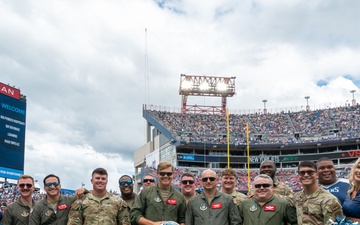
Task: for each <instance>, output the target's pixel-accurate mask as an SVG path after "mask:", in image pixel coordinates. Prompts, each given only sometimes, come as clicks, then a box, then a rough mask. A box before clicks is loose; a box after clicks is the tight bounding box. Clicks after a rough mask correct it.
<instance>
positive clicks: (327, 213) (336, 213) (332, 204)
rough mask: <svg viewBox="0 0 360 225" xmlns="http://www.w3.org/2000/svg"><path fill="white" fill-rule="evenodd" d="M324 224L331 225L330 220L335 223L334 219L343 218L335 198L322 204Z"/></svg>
mask: <svg viewBox="0 0 360 225" xmlns="http://www.w3.org/2000/svg"><path fill="white" fill-rule="evenodd" d="M322 208H323V215H324V224H325V225H331V224H332V223H331V222H330V219H331V220H333V221H337V220H336V217H340V218H343V217H344V214H343V211H342V208H341V205H340V203H339V201H338V199H337V198H336V197H334V198H331V199H329V200H327V201H324V204H323V207H322Z"/></svg>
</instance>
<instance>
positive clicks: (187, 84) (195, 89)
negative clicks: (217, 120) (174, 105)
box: [179, 74, 236, 114]
mask: <svg viewBox="0 0 360 225" xmlns="http://www.w3.org/2000/svg"><path fill="white" fill-rule="evenodd" d="M235 79H236V77H215V76H197V75H185V74H181V75H180V89H179V94H180V95H182V101H181V112H182V113H188V112H192V113H213V114H215V113H220V114H225V112H226V102H227V99H226V98H227V97H232V96H234V94H235ZM188 96H207V97H221V106H214V105H210V106H206V105H197V104H196V105H188V104H187V98H188Z"/></svg>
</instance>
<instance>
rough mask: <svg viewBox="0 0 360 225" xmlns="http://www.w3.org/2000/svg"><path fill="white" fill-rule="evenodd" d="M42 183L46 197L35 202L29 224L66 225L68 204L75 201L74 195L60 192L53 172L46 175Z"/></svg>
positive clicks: (58, 179) (58, 182)
mask: <svg viewBox="0 0 360 225" xmlns="http://www.w3.org/2000/svg"><path fill="white" fill-rule="evenodd" d="M43 183H44V190H45V192H46V197H45V198H44V199H43V200H41V201H40V202H37V203H36V204H35V207H34V210H33V211H32V213H31V214H30V220H29V225H37V224H63V225H66V224H67V221H68V215H69V211H70V206H71V204H72V203H73V202H74V201H75V197H73V196H64V195H61V194H60V189H61V184H60V178H59V177H58V176H56V175H54V174H49V175H47V176H46V177H45V178H44V180H43Z"/></svg>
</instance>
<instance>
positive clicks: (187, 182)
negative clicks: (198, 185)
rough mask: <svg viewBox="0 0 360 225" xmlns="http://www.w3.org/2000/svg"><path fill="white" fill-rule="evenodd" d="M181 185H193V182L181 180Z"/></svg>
mask: <svg viewBox="0 0 360 225" xmlns="http://www.w3.org/2000/svg"><path fill="white" fill-rule="evenodd" d="M181 183H182V184H183V185H187V184H194V183H195V181H193V180H182V181H181Z"/></svg>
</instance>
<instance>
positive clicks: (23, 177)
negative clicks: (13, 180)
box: [18, 174, 35, 185]
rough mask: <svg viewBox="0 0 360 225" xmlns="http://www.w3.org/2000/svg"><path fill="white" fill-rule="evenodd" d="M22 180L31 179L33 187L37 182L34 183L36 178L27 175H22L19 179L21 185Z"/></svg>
mask: <svg viewBox="0 0 360 225" xmlns="http://www.w3.org/2000/svg"><path fill="white" fill-rule="evenodd" d="M21 179H31V180H32V183H33V185H34V183H35V182H34V178H33V177H32V176H30V175H26V174H24V175H21V176H20V177H19V179H18V183H19V180H21Z"/></svg>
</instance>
